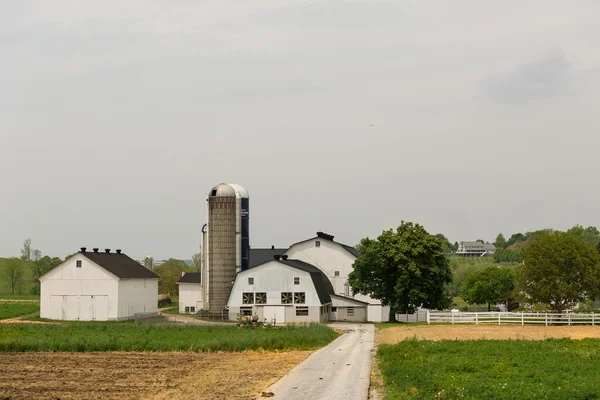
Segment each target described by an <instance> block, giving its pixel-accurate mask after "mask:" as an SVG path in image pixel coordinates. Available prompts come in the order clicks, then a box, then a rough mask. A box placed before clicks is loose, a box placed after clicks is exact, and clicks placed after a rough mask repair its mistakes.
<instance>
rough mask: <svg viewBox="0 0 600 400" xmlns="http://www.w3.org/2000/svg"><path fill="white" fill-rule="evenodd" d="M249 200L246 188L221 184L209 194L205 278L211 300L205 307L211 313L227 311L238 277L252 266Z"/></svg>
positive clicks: (207, 294)
mask: <svg viewBox="0 0 600 400" xmlns="http://www.w3.org/2000/svg"><path fill="white" fill-rule="evenodd" d="M248 200H249V199H248V192H247V191H246V189H244V188H243V187H241V186H239V185H235V184H225V183H221V184H219V185H217V186H215V187H214V188H212V189H211V191H210V193H209V194H208V199H207V214H208V216H207V220H208V227H207V230H208V239H207V243H205V246H206V247H205V249H206V278H207V279H203V282H205V283H203V287H204V292H205V296H206V299H207V300H208V304H206V303H205V306H204V308H205V309H208V310H209V311H210V312H211V313H221V312H222V311H223V309H224V308H225V306H226V305H227V300H228V297H229V293H230V291H231V287H232V283H233V281H234V279H235V274H236V273H237V272H239V271H240V270H241V269H242V268H243V266H244V265H245V266H246V268H247V265H248V253H249V241H248V229H249V225H248V205H249V202H248ZM242 215H245V217H244V219H245V222H244V221H242V219H243V218H242ZM244 228H245V231H244ZM244 256H245V257H244ZM244 263H245V264H244Z"/></svg>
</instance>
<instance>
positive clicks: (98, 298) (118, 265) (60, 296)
mask: <svg viewBox="0 0 600 400" xmlns="http://www.w3.org/2000/svg"><path fill="white" fill-rule="evenodd" d="M158 279H159V278H158V276H157V275H156V274H155V273H153V272H152V271H150V270H148V269H146V268H144V266H142V265H140V264H139V263H138V262H137V261H135V260H133V259H131V258H130V257H128V256H127V255H125V254H123V253H121V250H117V251H116V252H114V253H111V252H110V249H106V250H105V251H104V252H99V251H98V249H97V248H96V249H93V251H92V252H88V251H86V248H85V247H82V248H81V251H79V252H78V253H75V254H74V255H73V256H71V257H69V258H68V259H66V260H65V261H64V262H63V263H61V264H60V265H58V266H56V267H55V268H53V269H52V270H51V271H49V272H47V273H46V274H44V275H42V276H41V277H40V283H41V292H40V317H42V318H47V319H56V320H69V321H74V320H79V321H92V320H96V321H107V320H123V319H130V318H133V317H134V316H135V315H150V314H156V311H157V306H158Z"/></svg>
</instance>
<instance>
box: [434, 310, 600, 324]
mask: <svg viewBox="0 0 600 400" xmlns="http://www.w3.org/2000/svg"><path fill="white" fill-rule="evenodd" d="M427 323H428V324H434V323H452V324H453V325H454V324H475V325H479V324H490V323H491V324H498V325H502V324H519V325H546V326H549V325H569V326H571V325H598V324H599V323H600V314H572V313H569V314H552V313H512V312H437V311H432V312H429V313H428V314H427Z"/></svg>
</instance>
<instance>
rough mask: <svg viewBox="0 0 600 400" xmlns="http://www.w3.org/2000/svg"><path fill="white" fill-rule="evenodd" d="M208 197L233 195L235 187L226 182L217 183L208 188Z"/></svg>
mask: <svg viewBox="0 0 600 400" xmlns="http://www.w3.org/2000/svg"><path fill="white" fill-rule="evenodd" d="M208 197H235V189H234V188H232V187H231V185H228V184H226V183H219V184H218V185H217V186H215V187H214V188H212V189H211V190H210V192H209V193H208Z"/></svg>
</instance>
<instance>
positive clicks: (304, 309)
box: [296, 306, 309, 317]
mask: <svg viewBox="0 0 600 400" xmlns="http://www.w3.org/2000/svg"><path fill="white" fill-rule="evenodd" d="M299 311H300V313H298V312H299ZM305 312H306V314H305ZM308 316H309V313H308V306H297V307H296V317H308Z"/></svg>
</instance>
